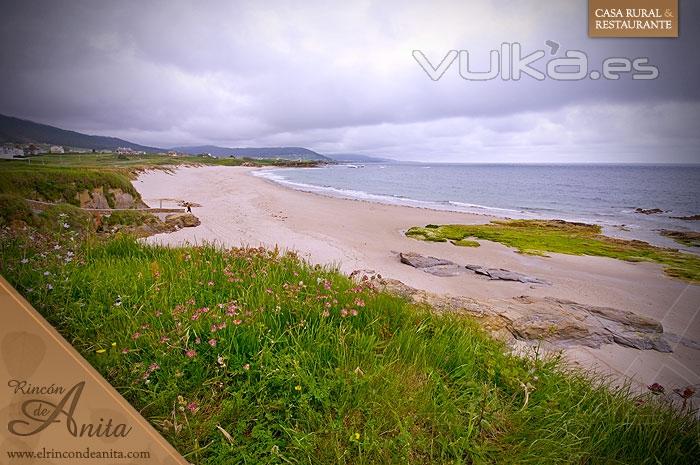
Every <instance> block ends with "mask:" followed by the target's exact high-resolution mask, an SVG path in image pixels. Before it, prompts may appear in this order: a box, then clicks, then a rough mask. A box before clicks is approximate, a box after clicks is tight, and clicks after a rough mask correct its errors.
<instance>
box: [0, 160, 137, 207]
mask: <svg viewBox="0 0 700 465" xmlns="http://www.w3.org/2000/svg"><path fill="white" fill-rule="evenodd" d="M96 188H98V189H102V190H103V192H104V193H105V196H106V198H107V200H108V201H110V198H112V197H113V196H112V195H111V194H110V192H109V189H121V190H122V192H125V193H128V194H131V195H132V196H133V197H134V198H136V199H140V198H141V196H140V195H139V193H138V192H137V191H136V189H134V187H133V186H132V185H131V182H130V181H129V178H128V176H126V175H125V174H124V173H121V172H119V171H117V170H114V169H106V168H102V169H90V168H83V167H80V168H77V167H64V166H43V165H31V166H30V165H26V164H21V163H19V162H13V163H4V164H3V165H2V167H1V168H0V194H11V195H15V196H20V197H24V198H27V199H32V200H41V201H46V202H64V203H70V204H73V205H79V204H80V202H79V200H78V197H77V195H78V194H79V193H80V192H83V191H85V190H88V191H92V190H94V189H96ZM112 203H113V198H112Z"/></svg>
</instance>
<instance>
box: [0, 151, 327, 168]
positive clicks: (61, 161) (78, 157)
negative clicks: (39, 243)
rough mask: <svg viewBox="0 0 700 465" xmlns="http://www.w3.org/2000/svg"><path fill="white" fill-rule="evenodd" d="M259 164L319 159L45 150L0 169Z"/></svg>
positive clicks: (303, 163) (0, 163)
mask: <svg viewBox="0 0 700 465" xmlns="http://www.w3.org/2000/svg"><path fill="white" fill-rule="evenodd" d="M244 163H246V164H249V165H256V166H270V165H275V166H300V167H304V166H316V165H317V164H318V162H316V161H313V160H309V161H293V160H267V159H250V158H230V157H229V158H209V157H197V156H181V157H171V156H168V155H158V154H143V155H128V156H119V155H117V154H113V153H66V154H50V155H49V154H46V155H39V156H34V157H29V158H25V159H19V160H18V159H15V160H10V161H8V160H0V169H5V168H6V167H8V166H13V165H22V166H57V167H63V168H99V169H103V168H105V167H109V168H111V169H121V170H124V171H128V172H133V171H138V170H144V169H152V168H166V169H167V168H174V167H176V166H178V165H212V166H240V165H242V164H244Z"/></svg>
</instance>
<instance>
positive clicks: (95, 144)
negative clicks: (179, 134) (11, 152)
mask: <svg viewBox="0 0 700 465" xmlns="http://www.w3.org/2000/svg"><path fill="white" fill-rule="evenodd" d="M2 143H19V144H30V143H37V144H52V145H60V146H66V147H73V148H81V149H91V150H116V149H118V148H120V147H125V148H130V149H132V150H134V151H142V152H146V153H162V152H167V151H169V150H174V151H176V152H179V153H186V154H190V155H199V154H203V153H208V154H211V155H213V156H215V157H223V156H226V157H227V156H230V155H234V156H236V157H238V158H242V157H248V158H257V159H263V158H267V159H274V158H278V159H284V160H315V161H328V162H330V161H332V160H331V159H330V158H328V157H325V156H323V155H321V154H319V153H316V152H314V151H313V150H309V149H307V148H303V147H245V148H229V147H218V146H214V145H202V146H187V147H175V148H172V149H166V148H158V147H149V146H146V145H140V144H136V143H134V142H130V141H128V140H124V139H119V138H116V137H107V136H94V135H89V134H83V133H80V132H76V131H70V130H66V129H61V128H57V127H55V126H50V125H47V124H41V123H36V122H34V121H29V120H25V119H20V118H15V117H12V116H6V115H2V114H0V144H2Z"/></svg>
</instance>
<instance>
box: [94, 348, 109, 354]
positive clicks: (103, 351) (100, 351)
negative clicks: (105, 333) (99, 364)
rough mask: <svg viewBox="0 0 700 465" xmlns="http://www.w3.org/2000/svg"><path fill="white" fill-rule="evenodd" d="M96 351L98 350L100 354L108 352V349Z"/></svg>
mask: <svg viewBox="0 0 700 465" xmlns="http://www.w3.org/2000/svg"><path fill="white" fill-rule="evenodd" d="M95 352H97V353H98V354H104V353H105V352H107V349H97V350H96V351H95Z"/></svg>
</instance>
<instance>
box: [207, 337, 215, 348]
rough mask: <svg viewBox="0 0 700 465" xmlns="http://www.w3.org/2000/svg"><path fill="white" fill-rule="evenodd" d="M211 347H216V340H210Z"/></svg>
mask: <svg viewBox="0 0 700 465" xmlns="http://www.w3.org/2000/svg"><path fill="white" fill-rule="evenodd" d="M208 342H209V345H210V346H212V347H216V339H209V341H208Z"/></svg>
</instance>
